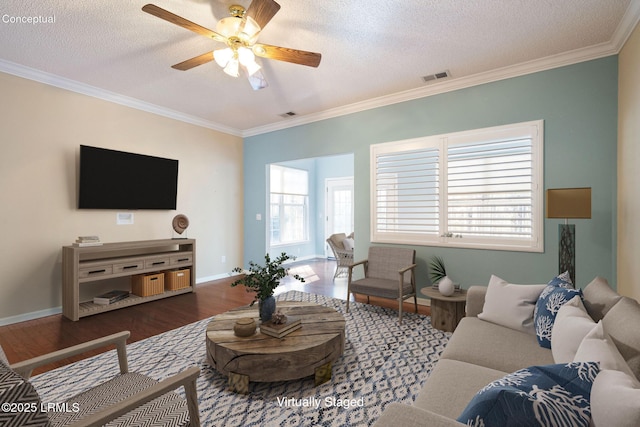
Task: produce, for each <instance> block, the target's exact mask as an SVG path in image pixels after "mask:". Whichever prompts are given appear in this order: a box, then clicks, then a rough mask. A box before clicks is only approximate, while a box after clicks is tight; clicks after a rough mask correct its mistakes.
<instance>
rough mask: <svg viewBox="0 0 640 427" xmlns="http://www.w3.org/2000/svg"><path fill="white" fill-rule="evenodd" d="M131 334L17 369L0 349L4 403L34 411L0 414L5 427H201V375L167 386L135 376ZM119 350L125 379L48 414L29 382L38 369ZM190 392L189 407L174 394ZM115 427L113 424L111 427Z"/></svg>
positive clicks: (192, 371) (184, 375)
mask: <svg viewBox="0 0 640 427" xmlns="http://www.w3.org/2000/svg"><path fill="white" fill-rule="evenodd" d="M129 335H130V334H129V332H128V331H125V332H120V333H117V334H113V335H109V336H107V337H104V338H99V339H96V340H93V341H89V342H86V343H83V344H79V345H76V346H73V347H69V348H67V349H63V350H59V351H56V352H53V353H49V354H46V355H44V356H40V357H35V358H33V359H29V360H25V361H23V362H18V363H15V364H12V365H9V364H8V361H7V359H6V357H5V355H4V352H3V351H2V348H0V401H2V402H3V403H4V402H6V403H9V404H11V403H20V404H22V407H23V408H26V407H29V408H34V409H36V410H34V411H14V412H6V411H3V412H0V425H2V426H7V427H13V426H23V425H30V426H74V427H75V426H77V427H80V426H102V425H105V424H107V423H109V422H110V421H114V420H117V421H115V423H114V424H117V425H136V426H143V425H149V426H154V427H155V426H192V427H199V426H200V415H199V411H198V398H197V394H196V378H198V376H199V375H200V369H199V368H197V367H192V368H189V369H186V370H184V371H183V372H180V373H178V374H176V375H174V376H172V377H170V378H167V379H165V380H163V381H160V382H158V381H156V380H154V379H152V378H149V377H147V376H144V375H140V374H136V373H130V372H129V368H128V363H127V349H126V340H127V338H129ZM108 345H115V346H116V349H117V354H118V362H119V365H120V375H116V376H115V377H114V378H112V379H111V380H109V381H107V382H105V383H103V384H100V385H98V386H96V387H94V388H92V389H89V390H87V391H84V392H82V393H80V394H78V395H76V396H74V397H72V398H70V399H68V400H67V402H66V403H67V404H68V406H66V407H67V408H70V410H65V406H64V405H61V403H62V402H55V403H56V407H55V408H53V410H49V409H47V410H46V411H42V410H41V408H42V406H41V402H40V397H39V396H38V393H37V391H36V390H35V388H34V387H33V386H32V385H31V383H30V382H29V381H28V380H29V377H30V376H31V372H32V371H33V369H34V368H37V367H39V366H42V365H46V364H48V363H51V362H55V361H57V360H61V359H65V358H68V357H70V356H73V355H76V354H81V353H84V352H86V351H89V350H93V349H96V348H100V347H106V346H108ZM179 387H184V389H185V394H186V401H185V399H183V398H182V397H180V396H179V395H178V394H176V393H175V392H174V391H173V390H175V389H177V388H179ZM109 425H111V424H109Z"/></svg>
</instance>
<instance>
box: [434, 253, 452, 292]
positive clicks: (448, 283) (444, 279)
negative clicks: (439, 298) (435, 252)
mask: <svg viewBox="0 0 640 427" xmlns="http://www.w3.org/2000/svg"><path fill="white" fill-rule="evenodd" d="M429 267H430V271H429V278H430V279H431V283H433V284H434V285H435V284H436V283H437V284H438V290H439V291H440V293H441V294H442V295H444V296H450V295H453V293H454V292H455V285H454V284H453V281H452V280H451V279H450V278H449V276H447V269H446V268H445V266H444V261H443V260H442V258H440V257H439V256H434V257H432V258H431V262H430V263H429Z"/></svg>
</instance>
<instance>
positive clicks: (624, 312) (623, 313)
mask: <svg viewBox="0 0 640 427" xmlns="http://www.w3.org/2000/svg"><path fill="white" fill-rule="evenodd" d="M602 324H603V326H604V330H605V332H607V333H608V334H609V336H611V339H612V341H613V343H614V344H615V345H616V347H617V348H618V350H619V351H620V354H622V357H624V360H626V362H627V364H628V365H629V367H630V368H631V370H632V371H633V374H634V375H635V376H636V378H638V379H640V328H638V325H640V304H638V302H637V301H636V300H633V299H631V298H627V297H622V298H621V299H620V301H618V303H617V304H615V305H614V306H613V307H612V308H611V309H610V310H609V311H608V312H607V314H606V315H605V316H604V317H603V318H602Z"/></svg>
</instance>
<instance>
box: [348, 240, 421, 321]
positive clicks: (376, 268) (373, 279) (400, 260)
mask: <svg viewBox="0 0 640 427" xmlns="http://www.w3.org/2000/svg"><path fill="white" fill-rule="evenodd" d="M415 260H416V251H415V250H413V249H407V248H396V247H383V246H371V247H369V256H368V257H367V259H366V260H363V261H359V262H356V263H354V264H352V265H350V266H349V279H348V288H347V313H348V312H349V299H350V298H351V294H352V293H355V294H363V295H367V302H369V296H374V297H379V298H387V299H395V300H397V301H398V311H399V316H398V317H399V322H400V323H402V303H403V302H404V300H405V299H407V298H411V297H413V302H414V305H415V310H416V313H417V312H418V299H417V296H416V278H415V267H416V264H415ZM359 265H362V266H363V268H364V278H362V279H359V280H353V270H354V268H355V267H356V266H359Z"/></svg>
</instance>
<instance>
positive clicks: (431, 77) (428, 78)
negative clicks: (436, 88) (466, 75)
mask: <svg viewBox="0 0 640 427" xmlns="http://www.w3.org/2000/svg"><path fill="white" fill-rule="evenodd" d="M447 77H451V73H450V72H449V70H446V71H441V72H439V73H435V74H428V75H426V76H422V81H423V82H425V83H429V82H432V81H435V80H441V79H446V78H447Z"/></svg>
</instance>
